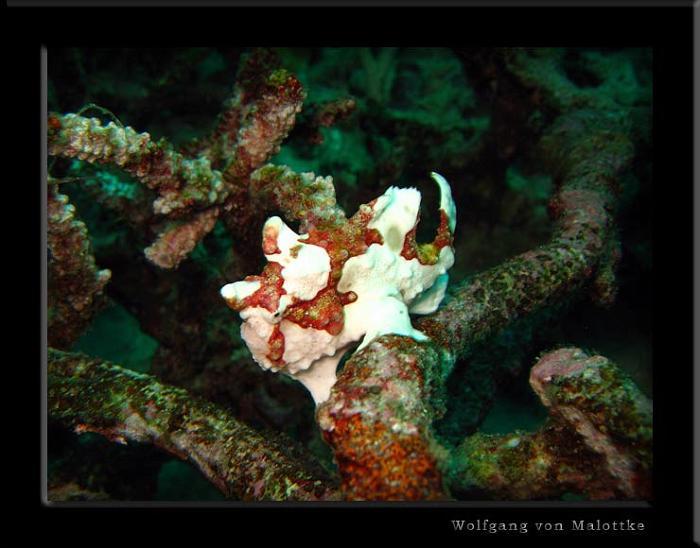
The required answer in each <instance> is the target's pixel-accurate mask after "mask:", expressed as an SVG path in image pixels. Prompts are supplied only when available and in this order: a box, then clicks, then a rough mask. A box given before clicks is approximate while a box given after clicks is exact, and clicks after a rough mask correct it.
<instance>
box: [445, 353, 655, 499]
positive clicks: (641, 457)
mask: <svg viewBox="0 0 700 548" xmlns="http://www.w3.org/2000/svg"><path fill="white" fill-rule="evenodd" d="M530 384H531V386H532V388H533V390H534V391H535V392H536V393H537V395H538V396H539V398H540V400H541V401H542V403H543V404H544V405H545V406H546V407H547V408H548V411H549V413H550V418H549V419H548V420H547V422H546V423H545V424H544V425H543V426H542V427H541V428H540V429H539V430H538V431H537V432H534V433H525V432H515V433H513V434H508V435H500V436H499V435H485V434H475V435H473V436H471V437H469V438H467V439H466V440H465V441H464V443H463V444H462V446H461V448H460V451H458V452H457V453H456V455H455V463H454V470H453V471H452V472H451V473H452V474H454V477H453V482H452V485H453V487H454V488H457V489H470V488H475V487H478V488H484V489H487V490H489V491H491V492H495V493H498V496H499V497H501V498H508V499H533V498H542V497H552V496H558V495H562V494H564V493H567V492H573V493H582V494H584V495H586V496H587V497H589V498H591V499H609V498H631V499H645V498H649V497H650V496H651V477H650V470H651V461H652V455H651V449H652V411H651V402H650V401H649V400H648V399H647V398H646V397H645V396H644V395H643V394H641V393H640V391H639V389H638V388H637V387H636V386H635V385H634V383H632V382H631V381H630V379H629V378H627V376H626V375H625V374H624V373H622V372H621V371H620V370H619V368H617V367H616V366H615V365H614V364H612V363H611V362H610V361H609V360H608V359H607V358H605V357H603V356H591V355H589V354H587V353H586V352H584V351H582V350H580V349H578V348H562V349H559V350H555V351H553V352H549V353H547V354H546V355H544V356H543V357H542V358H541V359H540V360H539V361H538V362H537V364H536V365H535V366H534V367H533V368H532V370H531V372H530Z"/></svg>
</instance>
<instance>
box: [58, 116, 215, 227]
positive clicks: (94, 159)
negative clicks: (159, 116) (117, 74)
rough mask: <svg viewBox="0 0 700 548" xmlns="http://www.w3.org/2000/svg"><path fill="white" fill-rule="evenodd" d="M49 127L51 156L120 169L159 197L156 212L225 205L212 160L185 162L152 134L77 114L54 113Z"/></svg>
mask: <svg viewBox="0 0 700 548" xmlns="http://www.w3.org/2000/svg"><path fill="white" fill-rule="evenodd" d="M48 127H49V132H48V144H49V154H50V155H52V156H64V157H68V158H78V159H80V160H84V161H86V162H90V163H99V164H111V165H115V166H118V167H120V168H121V169H123V170H124V171H125V172H127V173H129V174H130V175H133V176H134V177H136V178H137V179H138V180H139V181H140V182H142V183H143V184H145V185H146V186H148V188H150V189H153V190H156V191H157V192H158V193H159V194H160V197H159V198H158V199H156V200H155V202H154V203H153V209H154V211H155V212H156V213H160V214H163V215H174V216H176V215H182V214H184V213H186V212H187V211H188V210H189V209H190V208H191V207H193V206H199V207H203V206H206V207H208V206H211V205H214V204H220V203H222V202H223V201H224V199H225V198H226V197H227V196H228V193H229V191H228V188H227V186H226V185H225V184H224V181H223V179H222V176H221V173H219V172H218V171H216V170H213V169H212V168H211V165H210V163H209V160H208V159H207V158H205V157H203V156H200V157H198V158H194V159H190V158H185V157H184V156H182V155H181V154H180V153H178V152H176V151H175V150H173V149H172V147H171V146H170V145H169V144H168V143H167V142H166V141H165V140H163V139H161V140H160V141H158V142H157V143H155V142H153V141H152V139H151V136H150V135H149V134H148V133H137V132H136V131H134V130H133V129H132V128H130V127H126V128H123V127H119V126H117V125H116V124H115V123H114V122H110V123H109V124H107V125H106V126H103V125H102V123H101V122H100V121H99V120H98V119H97V118H84V117H82V116H78V115H76V114H66V115H61V114H56V113H52V114H50V115H49V120H48Z"/></svg>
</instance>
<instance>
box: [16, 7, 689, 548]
mask: <svg viewBox="0 0 700 548" xmlns="http://www.w3.org/2000/svg"><path fill="white" fill-rule="evenodd" d="M5 13H6V14H7V15H8V16H9V17H8V18H6V20H5V21H6V29H7V33H6V40H5V45H6V59H7V60H8V61H9V63H8V65H7V66H6V71H7V72H6V75H5V76H6V77H5V83H4V86H5V88H6V89H5V91H10V92H11V93H12V98H11V99H6V105H7V107H8V108H6V111H9V113H10V114H14V116H15V119H14V120H12V121H8V122H7V123H6V125H5V126H4V131H5V135H6V143H7V144H6V147H7V148H8V149H9V150H7V149H6V153H7V152H9V154H6V157H5V166H6V168H7V167H10V170H9V171H10V173H8V174H7V175H6V177H5V181H6V183H5V196H4V197H5V200H6V202H5V203H6V205H14V204H17V205H18V207H7V206H6V209H5V217H6V219H10V220H11V224H10V226H9V230H8V229H6V232H5V236H6V237H5V247H4V251H5V257H6V260H7V262H6V265H7V266H6V268H7V269H8V270H10V271H12V272H13V273H14V272H18V273H20V277H21V278H22V279H21V280H18V281H23V282H25V283H27V284H28V287H27V288H26V289H24V291H22V290H19V289H17V290H16V291H15V290H13V289H12V290H10V291H8V293H10V294H11V296H14V295H16V296H17V297H18V298H19V301H18V303H16V304H15V303H13V304H9V303H8V306H7V307H6V310H7V312H8V314H7V315H6V318H7V319H9V320H10V322H11V327H9V328H8V329H12V331H10V333H12V334H13V337H11V338H8V341H7V342H6V348H7V351H6V355H7V357H8V358H10V357H12V358H11V359H7V360H6V364H5V367H6V383H7V384H6V385H5V386H6V393H7V394H8V395H9V396H10V397H9V398H6V402H5V403H6V408H7V409H8V411H9V412H10V414H9V415H6V422H9V423H10V426H12V427H13V429H12V430H10V432H7V433H6V434H5V439H4V442H5V443H4V444H3V445H4V446H5V447H6V451H7V452H8V453H9V454H10V455H11V456H12V460H11V465H10V467H9V468H6V470H7V472H6V473H7V474H8V476H9V477H10V479H12V480H13V482H16V483H17V484H18V485H17V486H15V485H14V484H13V486H12V493H11V495H8V496H7V499H6V500H7V502H8V503H9V507H10V509H11V513H12V514H11V515H10V516H9V518H10V519H9V520H8V521H9V522H10V523H11V526H10V528H9V529H8V532H10V538H11V541H10V544H11V545H22V546H24V545H40V546H43V545H48V544H49V543H50V544H51V545H52V546H61V545H64V544H69V545H72V546H81V545H91V546H112V545H118V546H124V545H126V546H169V547H174V546H221V545H224V546H268V545H273V544H274V545H289V544H297V543H299V544H302V543H303V544H305V545H327V544H330V545H334V546H345V545H348V546H358V545H359V546H386V545H390V546H391V545H430V546H492V545H499V546H501V545H503V544H506V543H508V544H509V543H511V542H516V543H520V542H526V543H533V544H535V543H536V544H537V545H538V546H550V545H560V544H562V543H566V545H568V546H572V547H573V546H588V545H591V544H594V543H595V544H596V545H599V546H620V545H623V544H631V545H635V546H637V545H644V544H649V545H660V544H663V545H665V546H688V545H692V544H691V542H692V541H691V535H692V523H693V515H692V484H693V482H692V478H693V476H692V465H693V460H692V440H693V433H692V431H691V427H692V420H691V417H692V401H693V399H692V398H693V393H692V369H691V365H690V364H692V363H693V362H692V346H691V345H692V325H693V323H692V322H693V317H692V309H691V307H692V302H693V299H692V298H691V296H692V283H693V278H692V256H693V255H692V253H693V248H692V243H693V240H692V215H693V211H692V203H693V201H692V198H693V194H692V186H691V184H690V181H692V172H691V169H692V164H691V162H692V151H691V149H690V147H691V144H692V133H691V132H692V125H691V120H692V114H691V113H692V87H691V86H692V49H691V46H692V38H693V34H692V33H693V31H692V11H691V8H690V6H688V7H687V8H649V7H638V8H607V9H598V8H588V9H578V8H570V7H569V8H563V9H545V8H526V9H520V8H508V9H503V8H494V9H475V8H469V9H459V8H439V9H438V8H436V9H432V8H431V9H423V8H403V9H381V8H375V9H372V10H360V9H352V10H344V9H342V10H341V9H332V10H320V9H311V8H299V7H297V8H291V9H286V8H279V7H276V8H271V7H267V8H264V9H260V10H251V9H243V8H236V9H223V10H213V9H201V10H191V9H187V8H178V9H170V10H162V9H160V10H158V9H147V8H144V9H138V10H126V9H119V10H112V9H98V10H78V9H70V8H66V9H48V8H44V9H33V8H26V9H12V10H8V11H7V12H5ZM212 42H215V43H219V44H230V45H232V46H233V45H243V46H247V45H298V46H310V45H370V44H371V45H389V44H391V45H433V46H437V45H444V46H468V45H485V46H491V45H530V46H541V45H569V46H586V45H589V46H598V45H608V46H640V47H645V46H652V47H654V48H655V90H654V93H655V104H654V141H655V147H654V158H653V162H654V173H655V182H654V184H655V191H654V201H655V209H654V219H653V224H654V268H655V280H654V312H653V317H654V367H655V374H654V387H655V389H654V400H655V401H654V404H655V405H654V407H655V423H656V424H655V425H656V428H655V481H654V487H655V499H654V501H653V503H652V504H651V506H650V507H648V508H638V509H633V508H610V507H606V506H603V505H601V506H598V507H593V508H582V507H575V506H572V505H567V506H564V505H563V504H562V505H561V506H557V507H542V506H541V505H536V504H529V505H523V506H520V505H519V506H517V507H514V506H511V507H507V508H496V507H486V506H482V507H480V508H475V507H473V506H471V505H470V506H462V505H460V506H459V507H458V506H445V507H440V505H434V506H432V507H431V508H424V507H421V508H416V507H409V506H406V505H402V504H396V505H395V506H392V507H390V508H386V507H382V508H380V507H377V506H373V505H371V504H363V505H358V507H354V508H337V507H327V506H324V507H322V508H318V507H316V508H310V507H306V506H304V505H302V504H299V505H295V506H288V505H285V506H284V507H275V508H270V507H261V506H259V505H251V506H249V507H246V508H240V507H237V508H231V507H226V506H223V507H211V506H207V507H201V506H198V507H179V508H162V507H161V508H145V507H136V506H133V505H131V506H130V507H123V508H109V509H107V508H90V509H84V508H60V507H47V506H44V505H42V503H41V497H40V493H41V485H40V462H39V455H40V447H38V445H39V443H38V442H40V436H38V435H37V434H38V433H39V432H37V427H38V425H39V424H40V419H41V413H40V409H41V399H40V397H38V396H39V393H40V392H39V390H38V388H39V386H40V376H39V372H40V367H41V346H42V341H41V340H39V341H37V335H38V332H37V331H36V330H35V329H36V326H38V325H39V323H38V320H39V319H40V314H41V310H42V303H41V302H40V299H39V291H38V288H39V287H40V277H39V273H40V272H41V269H40V257H41V254H42V252H43V251H42V249H41V246H40V245H39V242H40V237H41V228H40V227H41V215H40V211H39V208H37V207H36V204H37V203H39V196H40V194H39V189H40V188H41V186H40V185H41V182H40V181H41V171H40V166H41V160H40V154H39V152H40V150H41V149H40V146H41V142H40V137H41V127H42V119H41V115H40V109H39V105H40V87H39V86H40V48H41V46H42V45H49V46H51V45H76V46H79V45H85V46H87V45H91V46H98V45H102V46H108V45H125V44H129V45H133V46H135V47H136V46H163V45H164V44H167V45H173V46H175V45H204V44H211V43H212ZM8 145H9V147H8ZM17 189H22V193H17V192H16V190H17ZM24 192H26V193H27V194H28V195H27V196H24ZM20 203H21V205H20ZM30 227H31V228H30ZM32 228H33V229H34V231H33V232H32ZM30 233H31V234H33V235H34V236H35V237H34V238H32V239H30V238H29V234H30ZM37 248H38V249H37ZM11 283H13V287H14V283H15V282H14V281H13V282H11ZM8 289H10V288H8V287H7V286H6V290H8ZM15 312H26V313H27V315H28V316H29V317H28V318H27V319H28V320H29V321H27V322H22V323H21V324H20V323H19V322H15V320H14V314H15ZM14 325H18V327H19V325H22V328H14V329H13V327H14ZM32 326H35V327H32ZM20 333H21V334H22V335H25V336H27V338H28V340H27V341H26V342H23V343H19V342H15V337H16V335H19V334H20ZM15 334H16V335H15ZM37 342H38V343H39V344H37ZM16 345H20V346H19V347H17V346H16ZM14 350H17V352H14ZM31 350H33V351H34V352H31ZM30 356H31V357H30ZM18 362H19V363H18ZM17 373H21V374H22V375H23V378H22V380H21V381H20V380H19V379H16V378H15V374H17ZM25 377H26V378H25ZM20 382H22V383H23V384H22V388H21V389H18V387H19V383H20ZM24 383H26V384H24ZM8 417H9V418H8ZM14 430H17V432H15V431H14ZM573 517H575V519H596V518H601V519H607V520H613V519H625V518H627V517H634V519H639V520H644V521H645V523H647V532H646V533H645V534H636V535H612V534H607V535H602V534H598V535H590V534H589V535H584V536H580V537H575V536H572V535H567V536H566V537H561V536H558V537H557V536H552V537H543V536H537V537H534V536H531V535H527V536H525V535H523V536H516V537H508V536H504V535H499V536H491V537H475V536H471V535H467V534H464V533H462V534H456V533H454V532H453V531H451V526H450V520H452V519H467V520H476V519H484V518H489V519H498V520H502V521H503V520H515V521H522V520H530V521H531V520H535V519H537V520H540V519H541V520H568V519H572V518H573ZM6 527H7V526H6Z"/></svg>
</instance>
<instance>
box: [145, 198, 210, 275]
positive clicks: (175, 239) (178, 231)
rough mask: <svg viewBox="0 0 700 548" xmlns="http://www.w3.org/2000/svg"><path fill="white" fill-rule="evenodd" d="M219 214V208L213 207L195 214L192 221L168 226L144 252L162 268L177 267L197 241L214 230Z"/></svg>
mask: <svg viewBox="0 0 700 548" xmlns="http://www.w3.org/2000/svg"><path fill="white" fill-rule="evenodd" d="M218 216H219V208H217V207H213V208H210V209H207V210H204V211H202V212H201V213H198V214H196V215H195V216H194V218H193V219H192V220H191V221H187V222H177V221H176V224H175V226H172V227H168V228H167V229H165V230H163V232H161V233H160V235H159V236H158V239H157V240H156V241H155V242H154V243H153V244H151V245H150V246H149V247H147V248H146V249H145V250H144V252H145V254H146V257H147V258H148V260H149V261H151V262H152V263H154V264H157V265H158V266H160V267H161V268H175V267H177V265H179V264H180V263H181V262H182V260H183V259H185V258H186V257H187V256H188V255H189V254H190V252H191V251H192V250H193V249H194V248H195V246H196V245H197V243H198V242H199V241H200V240H201V239H202V238H204V236H206V235H207V234H209V232H211V231H212V229H213V228H214V225H215V224H216V219H217V218H218Z"/></svg>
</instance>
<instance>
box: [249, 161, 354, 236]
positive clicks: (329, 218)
mask: <svg viewBox="0 0 700 548" xmlns="http://www.w3.org/2000/svg"><path fill="white" fill-rule="evenodd" d="M250 195H251V197H252V198H253V199H254V200H256V201H257V202H258V203H260V204H261V205H262V204H264V207H265V208H266V209H268V210H269V209H275V208H276V209H279V210H280V211H281V212H282V213H283V214H284V216H285V217H286V218H287V219H293V220H297V221H301V223H302V224H301V226H300V230H301V231H302V232H307V231H308V230H309V229H310V228H312V227H318V228H321V227H325V228H329V227H334V226H339V225H340V224H341V223H343V222H344V221H345V220H346V219H345V213H344V212H343V210H342V209H341V208H340V207H339V206H338V205H337V203H336V201H335V188H334V187H333V179H332V178H331V177H330V176H329V177H315V176H314V174H313V173H301V174H299V173H294V172H293V171H292V170H291V169H289V168H288V167H286V166H274V165H267V166H264V167H262V168H260V169H258V170H256V171H255V172H254V173H253V174H252V176H251V178H250Z"/></svg>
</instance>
